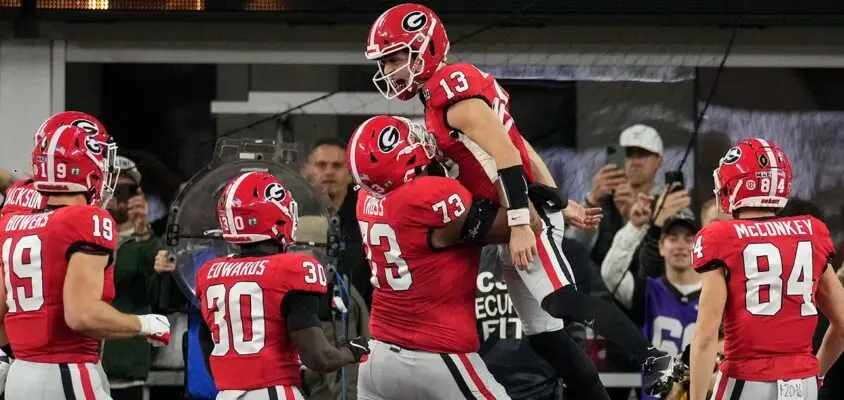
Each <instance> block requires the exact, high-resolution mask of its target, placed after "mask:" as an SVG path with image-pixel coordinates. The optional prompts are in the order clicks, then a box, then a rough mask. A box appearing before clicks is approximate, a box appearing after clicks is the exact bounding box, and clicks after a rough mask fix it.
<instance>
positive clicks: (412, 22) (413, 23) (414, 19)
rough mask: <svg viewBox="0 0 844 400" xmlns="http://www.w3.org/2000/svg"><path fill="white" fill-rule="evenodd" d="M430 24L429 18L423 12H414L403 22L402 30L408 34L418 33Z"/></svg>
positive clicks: (405, 17) (408, 14)
mask: <svg viewBox="0 0 844 400" xmlns="http://www.w3.org/2000/svg"><path fill="white" fill-rule="evenodd" d="M427 23H428V16H427V15H425V13H424V12H422V11H412V12H409V13H407V15H405V16H404V19H402V20H401V28H402V29H404V30H405V31H407V32H418V31H420V30H422V28H424V27H425V25H426V24H427Z"/></svg>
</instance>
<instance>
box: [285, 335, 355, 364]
mask: <svg viewBox="0 0 844 400" xmlns="http://www.w3.org/2000/svg"><path fill="white" fill-rule="evenodd" d="M290 339H292V340H293V344H294V345H295V346H296V349H297V350H299V357H300V358H301V359H302V364H305V366H306V367H308V369H310V370H312V371H317V372H331V371H336V370H338V369H340V368H342V367H343V366H345V365H347V364H352V363H354V362H355V356H354V354H352V352H351V350H349V349H348V348H337V347H334V346H332V345H331V344H329V343H328V340H327V339H326V338H325V333H324V332H323V331H322V329H320V328H317V327H312V328H305V329H300V330H297V331H293V332H290Z"/></svg>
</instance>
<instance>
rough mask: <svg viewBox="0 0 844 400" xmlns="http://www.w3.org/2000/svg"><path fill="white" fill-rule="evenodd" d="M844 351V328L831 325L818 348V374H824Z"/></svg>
mask: <svg viewBox="0 0 844 400" xmlns="http://www.w3.org/2000/svg"><path fill="white" fill-rule="evenodd" d="M842 351H844V329H842V328H841V327H838V326H835V325H830V326H829V328H827V330H826V333H825V334H824V335H823V341H822V342H821V347H820V348H819V349H818V356H817V357H818V370H819V371H818V375H819V376H824V375H826V373H827V371H829V369H830V368H831V367H832V364H835V361H836V360H838V357H840V356H841V352H842Z"/></svg>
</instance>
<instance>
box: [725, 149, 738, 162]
mask: <svg viewBox="0 0 844 400" xmlns="http://www.w3.org/2000/svg"><path fill="white" fill-rule="evenodd" d="M739 158H741V149H740V148H738V147H733V148H731V149H730V150H729V151H727V155H726V156H724V164H734V163H735V162H736V161H738V160H739Z"/></svg>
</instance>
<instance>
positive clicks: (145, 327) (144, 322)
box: [135, 315, 150, 336]
mask: <svg viewBox="0 0 844 400" xmlns="http://www.w3.org/2000/svg"><path fill="white" fill-rule="evenodd" d="M135 316H136V317H138V321H140V322H141V330H140V331H138V336H146V335H149V334H150V331H149V330H150V326H149V322H147V320H146V318H145V317H146V315H135Z"/></svg>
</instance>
